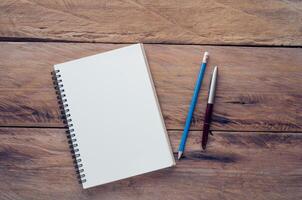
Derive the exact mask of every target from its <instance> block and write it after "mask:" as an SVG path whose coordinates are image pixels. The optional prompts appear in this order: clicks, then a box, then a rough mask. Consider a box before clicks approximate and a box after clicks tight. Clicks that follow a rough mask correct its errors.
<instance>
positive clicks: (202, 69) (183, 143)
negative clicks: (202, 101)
mask: <svg viewBox="0 0 302 200" xmlns="http://www.w3.org/2000/svg"><path fill="white" fill-rule="evenodd" d="M208 58H209V53H208V52H205V53H204V56H203V60H202V63H201V66H200V71H199V74H198V78H197V81H196V85H195V88H194V93H193V96H192V100H191V105H190V108H189V112H188V115H187V119H186V124H185V128H184V131H183V133H182V137H181V141H180V144H179V148H178V159H180V158H181V157H182V154H183V152H184V151H185V146H186V141H187V137H188V134H189V130H190V125H191V121H192V116H193V113H194V109H195V106H196V103H197V99H198V93H199V90H200V87H201V83H202V79H203V75H204V72H205V70H206V66H207V62H208Z"/></svg>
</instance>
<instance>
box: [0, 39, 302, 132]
mask: <svg viewBox="0 0 302 200" xmlns="http://www.w3.org/2000/svg"><path fill="white" fill-rule="evenodd" d="M120 46H121V45H112V44H69V43H68V44H66V43H65V44H62V43H44V44H43V43H42V44H41V43H0V50H1V51H0V60H1V61H2V62H1V63H0V72H1V73H0V79H1V82H0V91H1V94H0V95H1V98H0V110H1V112H0V116H1V118H0V125H2V126H8V125H9V126H46V127H63V124H62V122H61V120H60V116H59V109H58V104H57V101H56V95H55V91H54V89H53V85H52V81H51V76H50V72H51V70H52V69H53V64H55V63H60V62H64V61H68V60H71V59H75V58H78V57H81V56H87V55H91V54H95V53H97V52H103V51H105V50H109V49H114V48H117V47H120ZM145 48H146V53H147V57H148V59H149V63H150V68H151V73H152V75H153V79H154V82H155V86H156V91H157V93H158V96H159V101H160V104H161V107H162V110H163V114H164V118H165V123H166V125H167V128H168V129H182V128H183V124H184V121H185V117H186V112H187V110H188V105H189V104H190V99H191V95H192V91H193V88H194V84H195V79H196V74H197V72H198V70H199V63H200V61H201V57H202V52H203V51H204V50H206V49H207V50H208V51H209V52H210V53H211V55H212V56H211V58H210V62H209V68H208V69H207V71H206V75H205V80H204V85H203V86H202V90H201V95H200V99H199V103H198V105H197V109H196V112H195V114H194V122H193V126H192V129H195V130H200V129H201V127H202V121H203V113H204V110H205V102H206V97H207V89H208V83H209V79H210V73H211V70H212V66H213V65H214V64H217V65H219V66H220V67H219V81H218V88H217V98H216V103H215V108H214V121H213V124H212V125H213V126H212V129H213V130H228V131H232V130H237V131H238V130H245V131H301V130H302V113H301V107H302V87H299V85H302V79H301V77H302V65H301V63H302V49H300V48H286V49H285V48H250V47H210V46H198V45H196V46H195V45H189V46H179V45H145ZM289 57H290V59H288V58H289ZM67 98H68V97H67Z"/></svg>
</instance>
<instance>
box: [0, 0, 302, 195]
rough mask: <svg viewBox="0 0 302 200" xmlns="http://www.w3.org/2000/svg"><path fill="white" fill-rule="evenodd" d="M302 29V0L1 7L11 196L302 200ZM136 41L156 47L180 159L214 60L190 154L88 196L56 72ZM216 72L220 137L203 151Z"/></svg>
mask: <svg viewBox="0 0 302 200" xmlns="http://www.w3.org/2000/svg"><path fill="white" fill-rule="evenodd" d="M301 30H302V2H301V1H296V0H286V1H285V0H268V1H260V0H255V1H240V0H230V1H222V0H209V1H201V2H199V1H179V0H177V1H171V0H166V1H146V0H139V1H137V0H123V1H95V0H88V1H67V0H55V1H49V0H42V1H41V0H23V1H13V0H3V1H0V80H1V81H0V177H1V181H0V200H23V199H26V200H27V199H28V200H29V199H30V200H32V199H38V200H40V199H41V200H48V199H49V200H50V199H51V200H52V199H75V200H77V199H87V200H88V199H106V200H107V199H109V200H111V199H112V200H127V199H131V200H132V199H139V200H141V199H142V200H149V199H150V200H154V199H167V200H169V199H171V200H172V199H173V200H200V199H206V200H211V199H253V200H262V199H263V200H264V199H295V200H300V199H302V190H301V188H302V170H301V165H302V157H301V151H302V49H301V46H302V31H301ZM85 42H86V43H85ZM92 42H98V43H92ZM134 42H144V43H156V44H146V45H145V49H146V53H147V57H148V61H149V64H150V68H151V73H152V77H153V80H154V83H155V87H156V92H157V94H158V97H159V101H160V105H161V108H162V111H163V115H164V119H165V123H166V125H167V128H168V132H169V138H170V140H171V143H172V147H173V151H174V153H175V156H176V151H177V145H178V143H179V140H180V136H181V133H182V131H181V130H182V128H183V124H184V121H185V117H186V113H187V110H188V105H189V103H190V99H191V94H192V90H193V87H194V84H195V79H196V74H197V72H198V70H199V65H200V61H201V58H202V53H203V52H204V51H205V50H207V51H209V52H210V54H211V57H210V62H209V65H208V69H207V71H206V74H205V79H204V82H203V86H202V89H201V93H200V97H199V101H198V105H197V109H196V111H195V113H194V119H193V123H192V127H191V129H192V130H193V131H191V132H190V136H189V138H188V143H187V146H186V157H185V158H184V159H183V160H181V161H177V165H176V166H175V167H173V168H170V169H166V170H160V171H157V172H154V173H149V174H146V175H141V176H138V177H133V178H129V179H126V180H122V181H117V182H114V183H110V184H106V185H103V186H98V187H95V188H92V189H88V190H83V189H82V187H81V185H80V184H78V182H77V179H76V174H75V169H74V167H73V164H72V163H73V162H72V158H71V154H70V152H69V149H68V144H67V139H66V135H65V129H64V128H63V127H64V125H63V123H62V121H61V119H60V112H59V107H58V104H57V101H56V95H55V91H54V89H53V85H52V81H51V76H50V72H51V70H52V66H53V64H56V63H61V62H65V61H68V60H72V59H76V58H79V57H83V56H88V55H92V54H95V53H100V52H104V51H107V50H111V49H115V48H118V47H122V46H125V45H127V44H123V43H134ZM105 43H106V44H105ZM173 44H174V45H173ZM175 44H178V45H175ZM185 44H187V45H185ZM213 45H215V46H213ZM219 45H220V46H219ZM221 45H223V46H221ZM225 45H235V46H225ZM247 46H266V47H247ZM272 46H274V47H272ZM283 46H287V47H295V48H284V47H283ZM282 47H283V48H282ZM214 65H218V66H219V82H218V88H217V96H216V103H215V107H214V116H213V123H212V126H211V129H212V130H214V136H213V137H210V141H209V146H208V149H207V151H206V152H204V151H201V147H200V135H201V129H202V123H203V115H204V109H205V102H206V97H207V89H208V84H209V79H210V72H211V70H212V67H213V66H214ZM109 151H110V150H109Z"/></svg>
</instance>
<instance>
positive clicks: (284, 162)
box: [0, 128, 302, 200]
mask: <svg viewBox="0 0 302 200" xmlns="http://www.w3.org/2000/svg"><path fill="white" fill-rule="evenodd" d="M180 135H181V132H180V131H170V132H169V136H170V140H171V143H172V146H173V149H174V152H175V151H176V148H177V144H178V142H179V138H180ZM199 138H200V132H199V131H193V132H191V133H190V137H189V139H188V144H187V153H186V155H187V157H186V158H185V159H183V160H181V161H177V165H176V167H173V168H169V169H166V170H161V171H158V172H154V173H149V174H145V175H141V176H137V177H134V178H130V179H126V180H122V181H117V182H115V183H110V184H107V185H103V186H99V187H95V188H92V189H89V190H83V189H82V188H81V186H80V185H79V184H78V183H77V180H76V178H75V171H74V168H73V165H72V159H71V155H70V152H69V150H68V145H67V141H66V137H65V133H64V129H45V128H44V129H39V128H35V129H33V128H31V129H24V128H1V129H0V176H1V182H0V199H14V200H19V199H32V197H34V198H35V199H37V200H38V199H43V200H47V199H74V200H77V199H123V200H127V199H161V198H164V199H173V200H174V199H176V200H177V199H256V200H260V199H301V198H302V191H301V187H302V171H301V164H302V163H301V162H302V160H301V151H302V135H301V134H297V133H280V134H276V133H244V132H236V133H233V132H215V133H214V137H211V138H210V143H209V146H208V149H207V151H206V152H201V151H200V149H201V148H200V142H199ZM108 151H110V149H108ZM175 156H176V154H175ZM100 170H101V169H100Z"/></svg>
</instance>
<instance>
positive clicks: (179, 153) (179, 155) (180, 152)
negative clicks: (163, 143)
mask: <svg viewBox="0 0 302 200" xmlns="http://www.w3.org/2000/svg"><path fill="white" fill-rule="evenodd" d="M181 157H182V151H179V152H178V160H180V159H181Z"/></svg>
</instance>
